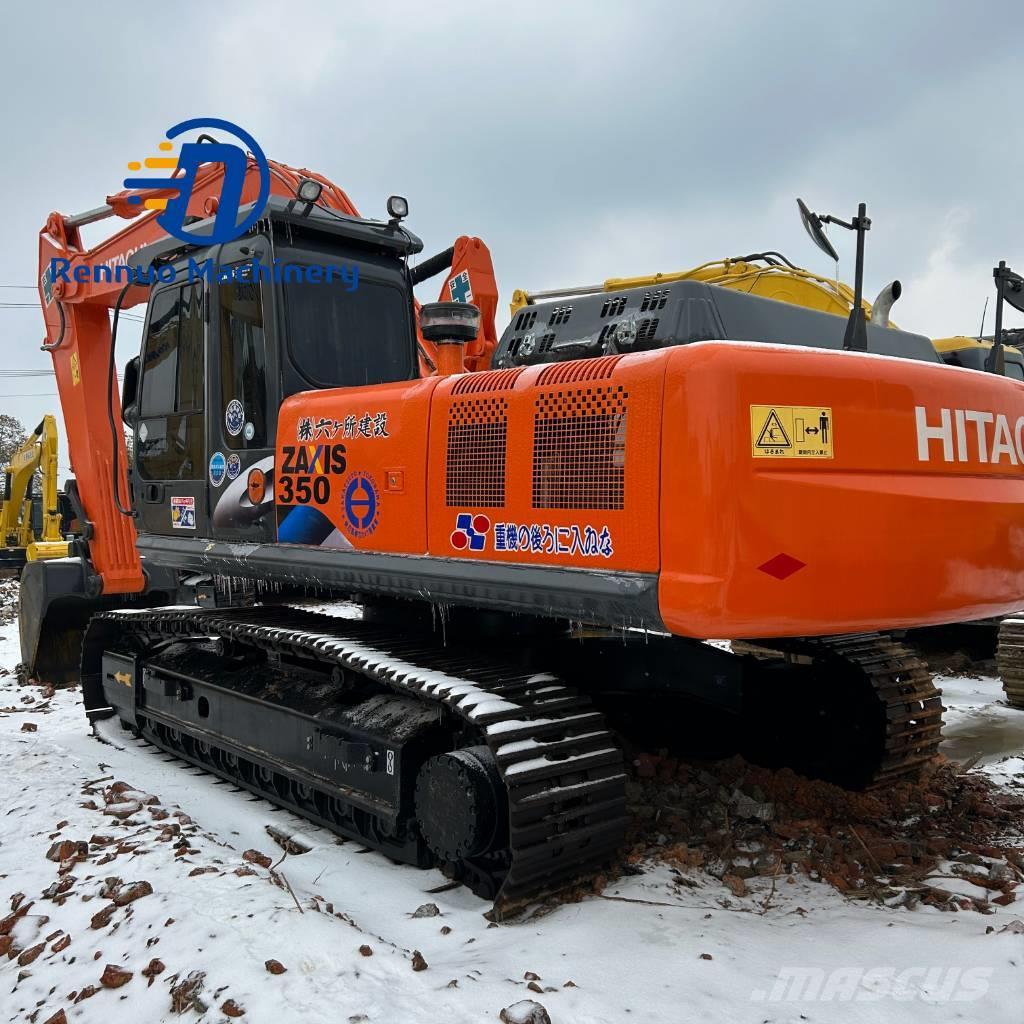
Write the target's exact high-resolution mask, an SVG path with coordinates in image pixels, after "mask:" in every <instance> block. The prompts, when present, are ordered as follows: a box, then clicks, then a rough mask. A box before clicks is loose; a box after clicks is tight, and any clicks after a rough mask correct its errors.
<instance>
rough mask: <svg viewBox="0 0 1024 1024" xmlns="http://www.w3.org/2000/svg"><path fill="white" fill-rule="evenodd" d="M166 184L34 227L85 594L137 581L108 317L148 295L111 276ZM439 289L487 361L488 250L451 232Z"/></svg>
mask: <svg viewBox="0 0 1024 1024" xmlns="http://www.w3.org/2000/svg"><path fill="white" fill-rule="evenodd" d="M268 165H269V169H270V178H271V185H270V192H271V194H272V195H279V196H286V197H288V198H292V197H294V196H295V195H296V192H297V189H298V187H299V184H300V183H301V182H302V181H303V180H304V179H313V180H315V181H318V182H319V183H320V184H321V185H322V186H323V190H322V192H321V196H320V199H319V201H318V202H319V205H321V206H324V207H327V208H330V209H332V210H336V211H337V212H339V213H342V214H348V215H350V216H359V213H358V211H357V210H356V208H355V206H354V204H353V203H352V201H351V200H350V199H349V197H348V196H347V195H346V194H345V192H344V191H343V190H342V189H340V188H339V187H338V186H337V185H335V184H333V183H332V182H331V181H329V180H328V179H327V178H325V177H323V176H321V175H319V174H317V173H315V172H313V171H309V170H306V169H304V168H302V169H298V168H293V167H289V166H287V165H285V164H282V163H278V162H276V161H268ZM223 180H224V167H223V165H222V164H220V163H214V162H210V163H207V164H203V165H202V166H201V167H200V168H199V170H198V171H197V172H196V176H195V180H194V183H193V186H192V190H191V194H190V196H189V199H188V207H187V213H188V217H190V218H192V217H194V218H197V219H204V218H207V217H211V216H214V215H215V214H216V212H217V208H218V203H219V197H220V189H221V186H222V184H223ZM259 191H260V172H259V168H258V166H257V164H256V161H255V160H254V159H253V158H252V157H250V158H249V160H248V166H247V169H246V174H245V178H244V183H243V188H242V195H241V200H240V202H241V203H242V204H245V203H251V202H254V201H255V200H256V198H257V196H258V193H259ZM172 194H176V190H171V189H159V188H151V189H130V190H127V191H123V192H120V193H118V194H116V195H111V196H108V197H107V199H106V202H105V203H104V204H103V205H102V206H100V207H98V208H96V209H93V210H88V211H86V212H84V213H81V214H77V215H74V216H64V215H62V214H60V213H52V214H50V216H49V218H48V219H47V222H46V226H45V227H44V228H43V230H42V231H41V232H40V234H39V298H40V303H41V305H42V310H43V318H44V321H45V324H46V338H45V340H44V342H43V348H44V349H45V350H46V351H48V352H50V354H51V356H52V358H53V365H54V370H55V371H56V377H57V388H58V392H59V394H60V402H61V408H62V409H63V412H64V421H65V424H66V426H67V427H68V449H69V454H70V457H71V466H72V470H73V472H74V474H75V477H76V480H77V483H78V491H79V496H80V500H81V505H82V511H83V513H84V520H85V521H84V522H83V523H82V536H83V539H84V540H85V541H86V542H87V543H88V551H89V560H90V562H91V569H90V572H89V575H88V579H87V581H86V582H87V590H88V592H89V593H90V594H91V595H93V596H99V595H100V594H108V595H109V594H132V593H139V592H141V591H142V590H143V589H144V588H145V581H144V576H143V571H142V565H141V561H140V559H139V555H138V553H137V551H136V548H135V539H136V534H135V526H134V523H133V521H132V518H131V517H130V515H126V514H122V512H121V511H119V508H120V509H127V506H128V504H129V500H128V478H127V465H128V459H127V451H126V448H125V442H124V436H123V431H122V429H121V403H120V396H119V394H118V391H117V387H116V383H117V381H116V369H115V365H114V359H113V352H112V343H113V339H112V332H111V310H114V311H115V318H116V315H117V312H118V311H119V310H124V309H128V308H130V307H132V306H135V305H137V304H139V303H142V302H144V301H146V298H147V289H146V288H145V287H143V286H139V285H134V284H133V285H129V286H125V285H124V284H123V283H122V281H123V279H124V275H123V274H122V279H121V280H118V277H117V273H116V268H118V267H122V266H125V265H127V263H128V261H129V260H130V258H131V257H132V256H133V255H134V254H135V253H136V252H138V251H139V250H140V249H142V248H144V247H145V246H147V245H149V244H151V243H153V242H156V241H159V240H161V239H163V238H165V237H166V232H165V231H164V230H163V228H162V227H161V226H160V223H159V216H160V211H161V210H162V209H163V207H164V206H165V205H166V202H167V199H168V197H169V196H171V195H172ZM115 216H116V217H122V218H125V219H129V220H131V223H130V224H129V225H128V226H127V227H125V228H124V229H123V230H121V231H119V232H117V233H116V234H114V235H113V236H111V237H110V238H108V239H107V240H106V241H105V242H102V243H101V244H99V245H97V246H96V247H95V248H92V249H89V248H86V246H85V245H84V244H83V241H82V235H81V229H82V227H84V226H85V225H87V224H91V223H94V222H97V221H100V220H104V219H107V218H110V217H115ZM54 260H59V261H61V262H60V263H58V264H56V266H57V267H58V268H59V271H60V272H59V273H58V274H56V275H55V274H54V273H53V267H54V263H53V261H54ZM102 268H107V269H106V270H103V269H102ZM453 282H454V283H453ZM470 282H471V284H470ZM457 291H458V292H460V293H461V295H460V294H457ZM441 297H442V298H444V299H448V298H453V297H456V298H457V297H462V298H463V300H464V301H472V302H474V303H475V304H476V305H477V306H479V307H480V310H481V334H480V338H479V340H478V341H477V342H475V343H474V344H473V345H472V346H470V347H469V348H468V350H467V353H466V365H467V367H468V368H469V369H484V368H486V367H487V366H488V365H489V361H490V355H491V352H492V351H493V350H494V348H495V346H496V344H497V334H496V332H495V327H494V316H495V311H496V309H497V301H498V292H497V285H496V283H495V280H494V271H493V267H492V265H491V259H490V253H489V252H488V250H487V247H486V246H485V245H484V244H483V242H481V241H480V240H479V239H478V238H470V237H461V238H459V239H458V240H457V241H456V242H455V244H454V246H453V247H452V259H451V265H450V267H449V268H448V274H447V276H446V278H445V280H444V283H443V284H442V287H441ZM115 322H116V320H115ZM417 331H418V328H417ZM419 352H420V369H421V373H422V374H423V375H424V376H427V375H429V374H430V373H431V372H432V371H433V369H434V367H435V356H436V350H435V348H434V346H433V344H432V343H430V342H428V341H426V340H425V339H424V338H423V337H422V335H420V336H419Z"/></svg>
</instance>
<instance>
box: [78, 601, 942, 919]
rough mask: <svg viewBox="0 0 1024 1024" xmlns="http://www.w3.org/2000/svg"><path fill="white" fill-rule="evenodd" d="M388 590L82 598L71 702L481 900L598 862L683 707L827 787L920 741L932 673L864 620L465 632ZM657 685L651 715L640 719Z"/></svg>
mask: <svg viewBox="0 0 1024 1024" xmlns="http://www.w3.org/2000/svg"><path fill="white" fill-rule="evenodd" d="M405 608H406V609H407V610H406V611H405V612H404V613H402V612H401V611H400V610H396V609H389V610H385V611H384V612H383V613H379V614H371V612H370V611H368V612H367V613H366V615H365V617H364V618H356V619H353V618H344V617H338V616H336V615H326V614H321V613H315V612H311V611H307V610H302V609H297V608H293V607H286V606H274V605H262V606H252V607H246V608H219V609H218V608H213V609H208V610H206V609H200V608H191V607H173V608H155V609H133V610H120V611H110V612H106V613H103V614H100V615H98V616H96V617H95V618H94V619H93V620H92V622H91V624H90V626H89V628H88V630H87V632H86V636H85V642H84V647H83V665H82V681H83V689H84V695H85V704H86V710H87V712H88V713H89V715H90V717H91V718H102V717H107V716H112V715H116V716H118V717H119V718H120V720H121V722H122V723H123V724H124V726H125V727H126V728H128V729H131V730H132V731H134V732H136V733H138V734H139V735H141V736H142V737H144V738H145V739H147V740H148V741H149V742H151V743H152V744H154V745H155V746H157V747H159V748H161V749H162V750H165V751H167V752H169V753H171V754H174V755H176V756H178V757H180V758H182V759H184V760H186V761H188V762H190V763H192V764H194V765H196V766H198V767H201V768H204V769H206V770H208V771H210V772H212V773H214V774H216V775H219V776H221V777H222V778H225V779H229V780H231V781H232V782H234V783H235V784H237V785H239V786H242V787H244V788H246V789H248V790H250V791H252V792H255V793H258V794H260V795H262V796H264V797H266V798H267V799H269V800H271V801H273V802H275V803H277V804H280V805H282V806H285V807H288V808H290V809H292V810H294V811H296V812H297V813H299V814H302V815H304V816H306V817H308V818H310V819H311V820H314V821H316V822H318V823H319V824H321V825H323V826H325V827H326V828H329V829H331V830H333V831H334V832H336V833H338V834H339V835H342V836H345V837H348V838H352V839H356V840H358V841H359V842H361V843H363V844H364V845H366V846H368V847H371V848H373V849H376V850H379V851H381V852H382V853H384V854H386V855H387V856H389V857H391V858H392V859H393V860H395V861H399V862H402V863H407V864H412V865H415V866H419V867H427V866H431V865H436V866H438V867H440V868H441V869H442V870H443V871H444V872H445V873H446V874H448V875H449V876H450V877H452V878H453V879H455V880H458V881H460V882H462V883H464V884H465V885H467V886H469V887H470V888H471V889H472V890H473V891H474V892H475V893H476V894H477V895H479V896H481V897H482V898H484V899H488V900H494V914H495V916H496V917H498V918H500V917H502V916H506V915H508V914H510V913H514V912H515V911H516V910H517V909H519V908H520V907H522V906H523V905H524V904H525V903H527V902H531V901H533V900H535V899H536V898H538V897H539V896H542V895H544V894H546V893H548V892H552V891H555V890H557V889H560V888H562V887H564V886H566V885H568V884H570V883H572V882H574V881H576V880H577V879H579V878H580V877H581V876H584V875H586V874H588V873H591V872H594V871H596V870H597V868H598V867H599V866H600V865H601V864H602V863H605V862H608V861H610V860H611V859H612V857H613V855H614V854H615V852H616V850H617V849H618V848H619V847H620V845H621V843H622V841H623V837H624V834H625V829H626V823H627V816H626V807H625V784H626V778H627V773H628V772H627V761H628V760H629V759H630V758H632V757H633V756H634V754H635V753H636V752H638V751H639V750H641V749H643V747H644V746H645V745H648V746H649V745H650V744H651V743H654V744H657V745H658V746H660V745H662V744H663V743H665V744H667V745H668V746H678V743H676V742H674V739H678V738H679V737H681V736H682V735H683V734H684V733H685V730H686V725H687V723H688V721H689V720H691V719H692V720H694V721H697V720H698V718H697V717H696V716H697V715H698V710H697V709H699V708H700V707H701V706H704V707H707V708H712V709H714V713H715V714H716V716H718V717H717V718H716V721H717V722H718V725H717V726H716V728H720V729H721V730H722V732H723V733H726V734H730V739H731V740H732V741H734V742H735V743H736V744H737V747H738V748H739V749H741V750H742V752H744V753H745V754H747V756H749V757H751V758H753V759H755V760H760V761H762V762H763V763H768V764H771V765H773V766H776V765H782V764H788V765H789V766H790V767H793V768H795V769H796V770H799V771H802V772H804V773H806V774H810V775H817V776H821V777H825V778H829V779H831V780H833V781H837V782H840V783H842V784H844V785H848V786H855V787H870V786H876V785H882V784H887V783H889V782H891V781H892V780H893V779H895V778H898V777H902V776H908V775H912V774H913V773H914V772H915V771H916V770H917V769H918V768H919V767H920V766H921V765H922V764H924V763H925V762H927V761H928V760H929V759H931V758H932V757H933V756H934V754H935V752H936V749H937V745H938V740H939V731H940V727H941V714H942V707H941V703H940V695H939V691H937V690H936V689H935V687H934V686H933V685H932V683H931V679H930V677H929V675H928V673H927V670H926V669H925V667H924V666H923V664H922V663H921V662H920V661H918V660H917V659H916V658H914V657H913V656H912V655H911V654H910V653H909V652H908V651H907V650H906V649H905V648H903V647H902V646H901V645H900V644H898V643H896V642H895V641H893V640H891V639H890V638H888V637H885V636H881V635H878V634H864V635H858V636H846V637H835V638H825V639H821V638H819V639H813V640H810V639H808V640H787V641H779V640H772V641H764V642H760V643H755V642H747V643H744V644H739V643H736V644H735V645H734V647H735V653H734V652H733V651H730V650H728V649H725V648H724V645H722V646H721V647H714V646H711V645H709V644H704V643H699V642H697V641H688V640H683V639H680V638H675V637H666V636H645V635H644V634H641V633H636V632H629V633H625V634H618V635H612V634H608V633H605V632H600V631H598V632H595V633H593V634H591V635H588V634H587V633H586V631H583V630H580V629H579V628H577V629H575V630H568V631H566V630H555V629H553V628H552V625H551V624H550V623H548V624H545V625H543V626H538V627H537V628H536V629H535V630H534V629H531V620H528V619H527V620H518V621H517V622H515V623H513V622H511V621H503V622H502V623H491V624H490V625H491V626H493V627H494V628H493V629H489V628H488V623H487V622H486V621H483V622H481V623H480V625H481V629H480V630H479V631H478V632H476V633H474V632H471V631H469V630H468V629H467V628H466V627H465V623H464V622H463V621H462V620H460V619H458V618H457V619H456V620H454V621H453V620H451V619H443V618H442V619H441V620H439V621H434V620H432V619H431V618H430V617H429V616H428V615H426V614H423V613H421V612H416V611H412V612H410V611H409V610H408V609H409V606H408V605H406V606H405ZM356 614H358V613H356ZM465 637H470V638H472V639H471V640H469V641H466V640H464V639H462V638H465ZM510 637H515V639H510ZM641 698H642V699H641ZM660 701H668V702H669V703H670V704H672V707H673V711H672V712H671V713H666V714H663V715H661V716H660V717H659V716H658V715H657V713H656V711H655V709H656V708H657V707H658V706H659V702H660ZM680 702H681V703H680ZM655 723H657V724H658V725H659V726H660V732H661V736H660V737H659V738H657V739H654V738H652V736H651V734H650V729H651V727H652V725H653V724H655Z"/></svg>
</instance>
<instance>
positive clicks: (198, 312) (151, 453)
mask: <svg viewBox="0 0 1024 1024" xmlns="http://www.w3.org/2000/svg"><path fill="white" fill-rule="evenodd" d="M204 289H205V285H204V283H203V282H202V281H198V282H192V281H189V282H187V283H184V284H172V285H169V286H167V287H163V288H161V289H159V290H155V291H154V293H153V295H152V298H151V299H150V303H149V310H148V315H147V321H146V329H145V334H144V338H143V344H142V355H141V360H140V375H141V381H140V385H139V386H140V395H139V413H138V418H137V420H136V423H135V439H134V440H135V473H134V476H133V486H134V488H135V497H136V501H135V507H136V508H137V509H138V512H139V519H138V525H139V529H140V531H141V532H143V533H155V534H164V535H167V536H178V537H186V538H187V537H202V536H205V535H206V534H207V532H208V528H209V519H208V515H207V504H206V413H205V403H206V399H205V394H204V392H205V388H204V382H205V379H206V368H205V358H206V356H205V353H206V324H205V322H204V316H203V312H204V309H203V303H204V298H205V296H204ZM69 428H70V429H72V430H73V429H74V424H69Z"/></svg>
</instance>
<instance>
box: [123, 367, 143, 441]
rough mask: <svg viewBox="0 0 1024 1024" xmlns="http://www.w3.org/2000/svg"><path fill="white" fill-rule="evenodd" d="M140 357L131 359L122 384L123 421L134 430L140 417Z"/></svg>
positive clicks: (125, 369)
mask: <svg viewBox="0 0 1024 1024" xmlns="http://www.w3.org/2000/svg"><path fill="white" fill-rule="evenodd" d="M139 365H140V364H139V357H138V356H135V358H134V359H129V360H128V362H127V363H126V364H125V368H124V381H123V383H122V384H121V419H122V420H124V422H125V423H127V424H128V426H129V427H131V428H132V429H133V430H134V429H135V421H136V420H137V419H138V416H139V409H138V401H139Z"/></svg>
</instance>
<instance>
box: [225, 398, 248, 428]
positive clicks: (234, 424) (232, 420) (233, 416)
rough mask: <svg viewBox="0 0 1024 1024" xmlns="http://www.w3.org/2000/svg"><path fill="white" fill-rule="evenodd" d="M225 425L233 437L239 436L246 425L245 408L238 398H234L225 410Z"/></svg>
mask: <svg viewBox="0 0 1024 1024" xmlns="http://www.w3.org/2000/svg"><path fill="white" fill-rule="evenodd" d="M224 426H225V427H226V428H227V431H228V433H229V434H230V435H231V436H232V437H238V435H239V434H240V433H241V432H242V428H243V427H244V426H245V409H244V408H243V407H242V403H241V402H240V401H239V400H238V399H237V398H232V399H231V401H230V402H228V407H227V408H226V409H225V410H224Z"/></svg>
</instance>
